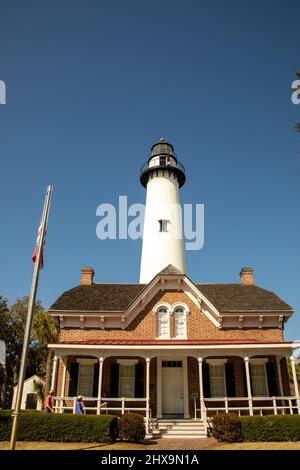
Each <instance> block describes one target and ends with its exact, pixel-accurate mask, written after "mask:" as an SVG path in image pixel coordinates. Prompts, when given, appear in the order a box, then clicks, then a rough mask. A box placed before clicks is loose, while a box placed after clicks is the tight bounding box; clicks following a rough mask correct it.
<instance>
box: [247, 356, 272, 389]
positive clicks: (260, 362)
mask: <svg viewBox="0 0 300 470" xmlns="http://www.w3.org/2000/svg"><path fill="white" fill-rule="evenodd" d="M267 362H268V359H267V358H254V359H250V373H251V382H252V395H253V397H269V396H270V394H269V384H268V377H267V369H266V363H267ZM253 366H263V370H264V376H265V387H266V388H265V390H266V393H265V394H263V395H256V394H255V393H254V386H253V384H254V380H253V379H254V378H255V375H253Z"/></svg>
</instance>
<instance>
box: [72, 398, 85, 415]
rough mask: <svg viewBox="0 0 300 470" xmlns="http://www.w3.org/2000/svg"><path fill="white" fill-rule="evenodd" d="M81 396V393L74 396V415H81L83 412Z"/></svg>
mask: <svg viewBox="0 0 300 470" xmlns="http://www.w3.org/2000/svg"><path fill="white" fill-rule="evenodd" d="M83 398H84V397H83V396H82V395H78V397H77V398H76V403H75V411H74V413H75V414H76V415H83V414H84V405H83V401H82V400H83Z"/></svg>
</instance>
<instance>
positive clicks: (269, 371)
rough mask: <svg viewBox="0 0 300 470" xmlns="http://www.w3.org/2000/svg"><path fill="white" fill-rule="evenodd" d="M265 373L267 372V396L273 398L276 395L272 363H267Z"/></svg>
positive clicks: (274, 370)
mask: <svg viewBox="0 0 300 470" xmlns="http://www.w3.org/2000/svg"><path fill="white" fill-rule="evenodd" d="M266 371H267V380H268V389H269V396H270V397H274V396H276V395H278V389H277V380H276V369H275V364H274V362H267V363H266Z"/></svg>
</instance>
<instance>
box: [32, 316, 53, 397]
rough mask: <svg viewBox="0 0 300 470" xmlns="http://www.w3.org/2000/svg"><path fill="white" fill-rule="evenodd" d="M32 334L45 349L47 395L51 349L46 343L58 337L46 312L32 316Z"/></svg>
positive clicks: (51, 319)
mask: <svg viewBox="0 0 300 470" xmlns="http://www.w3.org/2000/svg"><path fill="white" fill-rule="evenodd" d="M32 334H33V337H34V338H35V339H36V340H37V341H38V342H39V344H40V345H41V346H43V347H44V348H45V349H46V350H47V363H46V385H45V395H48V392H49V390H50V382H51V365H52V359H53V351H51V350H50V349H48V348H47V345H48V343H54V342H55V341H56V340H57V337H58V328H57V326H56V322H55V320H54V319H53V318H52V317H51V316H50V314H49V313H48V312H42V311H41V312H38V313H37V314H36V315H35V316H34V319H33V327H32Z"/></svg>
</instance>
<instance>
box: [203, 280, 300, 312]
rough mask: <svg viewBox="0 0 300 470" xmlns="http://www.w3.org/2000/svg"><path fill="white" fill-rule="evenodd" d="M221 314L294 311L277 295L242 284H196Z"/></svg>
mask: <svg viewBox="0 0 300 470" xmlns="http://www.w3.org/2000/svg"><path fill="white" fill-rule="evenodd" d="M196 286H197V287H198V289H199V290H200V291H201V292H202V293H203V294H204V295H205V297H207V299H208V300H210V302H211V303H212V304H213V305H214V306H215V307H216V308H217V309H218V310H219V312H224V313H225V312H226V313H230V312H251V311H259V312H260V311H261V312H263V311H293V309H292V307H290V305H288V304H287V303H285V302H284V301H283V300H281V299H280V298H279V297H278V296H277V295H276V294H274V293H273V292H271V291H268V290H266V289H262V288H261V287H257V286H243V285H241V284H196Z"/></svg>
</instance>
